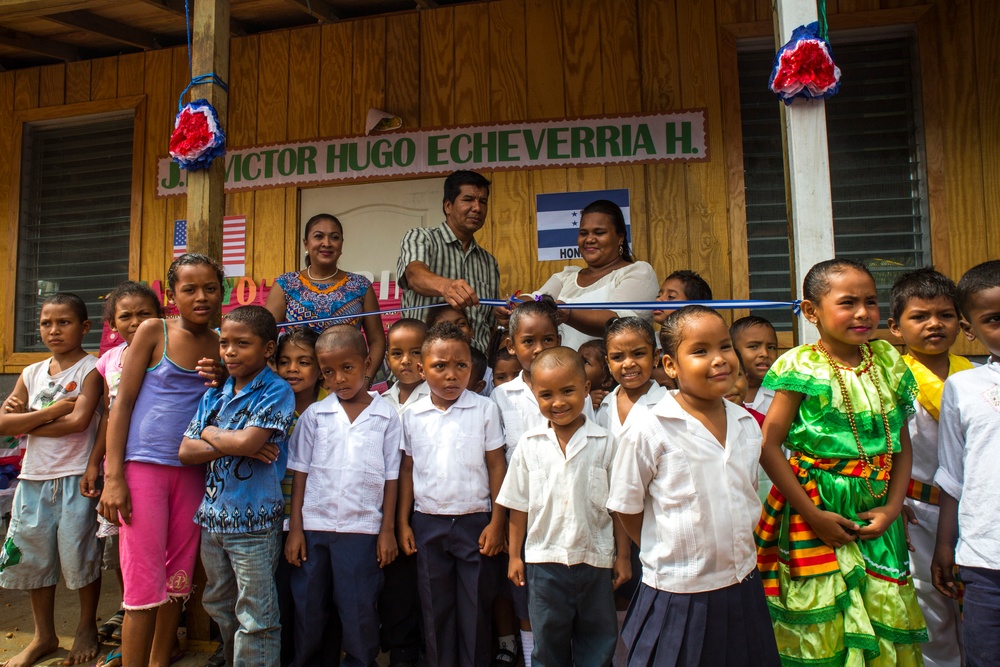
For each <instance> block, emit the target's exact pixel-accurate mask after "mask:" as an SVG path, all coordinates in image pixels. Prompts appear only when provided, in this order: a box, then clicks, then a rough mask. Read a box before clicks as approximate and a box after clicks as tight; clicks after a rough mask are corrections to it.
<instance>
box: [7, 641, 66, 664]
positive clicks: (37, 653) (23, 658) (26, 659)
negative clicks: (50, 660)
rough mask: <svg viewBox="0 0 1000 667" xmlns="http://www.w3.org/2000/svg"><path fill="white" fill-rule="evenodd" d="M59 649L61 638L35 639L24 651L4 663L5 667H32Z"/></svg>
mask: <svg viewBox="0 0 1000 667" xmlns="http://www.w3.org/2000/svg"><path fill="white" fill-rule="evenodd" d="M58 648H59V638H58V637H50V638H39V637H34V638H32V640H31V643H30V644H28V645H27V646H25V647H24V650H23V651H21V652H20V653H18V654H17V655H15V656H14V657H13V658H11V659H10V660H8V661H7V662H5V663H3V667H30V666H31V665H33V664H35V663H36V662H38V661H39V660H41V659H42V658H44V657H45V656H47V655H48V654H49V653H52V652H54V651H55V650H56V649H58Z"/></svg>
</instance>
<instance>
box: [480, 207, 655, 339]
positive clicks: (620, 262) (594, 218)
mask: <svg viewBox="0 0 1000 667" xmlns="http://www.w3.org/2000/svg"><path fill="white" fill-rule="evenodd" d="M577 245H578V247H579V248H580V257H581V258H582V259H583V260H584V261H585V262H587V266H585V267H582V268H581V267H579V266H567V267H566V268H564V269H563V270H562V271H560V272H559V273H557V274H555V275H553V276H552V277H551V278H549V279H548V281H547V282H546V283H545V284H544V285H542V287H541V289H539V290H538V291H537V292H536V294H548V295H550V296H551V297H552V298H554V299H555V300H556V301H558V302H560V303H599V302H614V301H653V300H654V299H656V294H657V292H658V291H659V288H660V283H659V281H658V280H657V278H656V271H654V270H653V267H652V266H650V265H649V264H648V263H647V262H638V261H635V259H633V258H632V252H631V251H630V250H629V245H628V238H627V237H626V235H625V216H624V215H623V214H622V210H621V209H620V208H619V207H618V205H617V204H615V203H614V202H611V201H608V200H606V199H599V200H597V201H595V202H593V203H591V204H588V205H587V207H586V208H584V209H583V211H581V215H580V231H579V235H578V236H577ZM509 314H510V311H508V310H507V309H506V308H498V309H497V319H498V320H499V321H501V322H503V321H506V319H507V317H509ZM559 316H560V327H559V333H560V334H561V335H562V344H563V345H565V346H567V347H571V348H573V349H574V350H576V349H578V348H579V347H580V346H581V345H582V344H583V343H585V342H587V341H588V340H591V339H593V338H599V337H601V336H603V335H604V325H605V324H607V321H608V320H610V319H611V318H612V317H616V316H617V317H628V316H634V317H641V318H644V319H647V320H651V319H652V317H653V314H652V312H651V311H648V310H641V311H634V310H625V309H622V310H610V309H609V310H581V309H566V308H560V309H559Z"/></svg>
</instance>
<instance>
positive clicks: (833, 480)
mask: <svg viewBox="0 0 1000 667" xmlns="http://www.w3.org/2000/svg"><path fill="white" fill-rule="evenodd" d="M803 295H804V297H805V299H804V300H803V302H802V312H803V314H804V315H805V317H806V319H807V320H809V321H810V322H812V323H813V324H815V325H816V328H817V329H818V330H819V334H820V340H819V341H818V342H817V343H816V344H814V345H802V346H799V347H797V348H794V349H792V350H789V351H788V352H787V353H786V354H784V355H783V356H782V357H781V358H779V359H778V361H777V362H775V364H774V365H773V366H772V367H771V369H770V371H769V372H768V374H767V376H766V377H765V378H764V383H763V386H764V387H767V388H769V389H774V390H775V392H776V394H775V398H774V402H773V403H772V404H771V408H770V410H769V411H768V414H767V419H766V420H765V422H764V427H763V431H764V447H763V451H762V453H761V465H762V466H763V467H764V470H765V471H766V472H767V474H768V476H769V477H770V478H771V480H773V482H774V485H775V488H774V489H772V493H771V495H770V496H769V497H768V500H767V502H766V503H765V506H764V512H763V515H762V518H761V523H760V525H759V526H758V529H757V542H758V565H759V568H760V570H761V573H762V577H763V580H764V582H765V591H766V592H767V594H768V606H769V609H770V611H771V620H772V624H773V626H774V632H775V636H776V639H777V643H778V651H779V653H780V654H781V660H782V664H783V665H786V666H789V665H795V666H799V665H810V666H814V665H816V666H819V665H852V666H854V665H857V666H861V665H922V664H923V658H922V656H921V653H920V647H919V642H921V641H926V640H927V630H926V627H925V624H924V619H923V616H922V615H921V613H920V609H919V607H918V606H917V601H916V597H915V593H914V589H913V583H912V579H911V577H910V573H909V556H908V552H907V544H906V535H905V531H904V526H903V520H902V519H901V518H900V512H901V511H902V507H903V499H904V497H905V495H906V488H907V484H908V483H909V479H910V465H911V452H910V439H909V435H908V433H907V430H906V417H907V415H908V414H909V412H911V411H912V395H913V392H914V390H915V382H914V380H913V376H912V375H911V374H910V371H909V369H908V368H907V366H906V364H905V363H904V362H903V361H902V358H901V357H900V355H899V354H898V353H897V352H896V350H895V349H894V348H893V347H892V346H891V345H889V344H888V343H885V342H884V341H879V340H873V341H870V340H869V339H870V338H871V337H872V336H873V335H874V333H875V329H876V328H877V326H878V323H879V313H878V297H877V294H876V289H875V281H874V279H873V278H872V275H871V273H870V272H869V271H868V269H867V268H866V267H865V266H864V265H862V264H858V263H856V262H853V261H850V260H842V259H838V260H829V261H826V262H821V263H820V264H817V265H816V266H814V267H813V268H812V269H810V271H809V273H808V274H807V275H806V278H805V281H804V284H803ZM782 445H784V446H785V447H786V448H787V449H788V450H789V451H791V452H792V457H791V459H788V460H786V458H785V456H784V454H783V453H782V450H781V446H782ZM786 499H787V500H786Z"/></svg>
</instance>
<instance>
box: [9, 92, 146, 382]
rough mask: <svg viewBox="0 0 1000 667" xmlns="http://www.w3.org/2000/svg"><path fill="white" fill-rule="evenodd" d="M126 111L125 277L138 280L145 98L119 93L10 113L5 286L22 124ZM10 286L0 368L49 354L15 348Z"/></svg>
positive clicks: (16, 211) (15, 227) (12, 281)
mask: <svg viewBox="0 0 1000 667" xmlns="http://www.w3.org/2000/svg"><path fill="white" fill-rule="evenodd" d="M129 110H131V111H132V113H133V126H132V189H131V203H130V207H129V244H128V248H129V250H128V255H129V256H128V277H129V279H130V280H136V279H138V274H139V271H138V264H139V263H138V261H137V260H138V257H139V253H140V248H141V241H142V238H141V228H142V198H143V163H144V150H145V137H146V97H145V96H144V95H136V96H130V97H120V98H115V99H109V100H99V101H95V102H81V103H77V104H67V105H63V106H54V107H42V108H37V109H25V110H22V111H18V112H16V113H15V117H14V123H13V126H12V128H11V129H12V131H13V133H14V137H13V142H12V143H13V145H12V148H13V150H12V151H11V154H12V155H15V156H17V157H16V160H14V161H13V162H14V163H15V164H16V167H15V168H13V169H11V180H10V184H9V187H10V190H9V192H10V207H9V210H8V214H7V220H8V227H7V252H8V261H7V266H6V267H5V273H6V279H7V283H6V284H7V285H9V286H11V287H13V286H14V285H16V284H17V264H18V256H17V253H18V233H19V231H20V220H21V195H20V193H21V165H23V163H24V161H23V158H24V156H23V146H22V143H23V140H24V126H25V124H43V123H46V124H47V123H53V124H54V123H71V122H73V120H74V119H76V118H80V119H82V117H87V120H94V119H95V117H100V116H102V115H106V116H109V117H110V116H112V115H115V114H119V113H121V112H122V111H129ZM112 287H113V285H109V286H108V289H109V290H110V289H111V288H112ZM15 291H16V290H14V289H13V288H11V289H7V290H3V294H2V295H0V299H2V302H0V303H2V305H0V308H2V311H0V312H2V313H3V314H4V317H5V318H6V319H7V321H8V322H9V325H8V326H6V327H4V333H3V341H2V344H3V358H2V363H3V372H4V373H19V372H20V371H21V370H23V369H24V367H25V366H28V365H30V364H33V363H36V362H39V361H42V360H44V359H46V358H48V357H49V356H50V355H49V353H48V352H15V351H14V341H15V335H16V333H15V329H16V327H15V325H14V315H15V308H16V294H15ZM92 326H95V327H100V326H102V323H101V322H92Z"/></svg>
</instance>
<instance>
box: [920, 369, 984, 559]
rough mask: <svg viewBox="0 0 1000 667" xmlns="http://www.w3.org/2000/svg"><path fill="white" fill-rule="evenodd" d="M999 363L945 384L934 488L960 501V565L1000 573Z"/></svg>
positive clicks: (957, 375)
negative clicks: (999, 513) (999, 520)
mask: <svg viewBox="0 0 1000 667" xmlns="http://www.w3.org/2000/svg"><path fill="white" fill-rule="evenodd" d="M998 431H1000V362H998V361H997V360H996V359H994V358H992V357H991V358H990V360H989V362H988V363H986V364H985V365H983V366H980V367H979V368H972V369H970V370H967V371H962V372H961V373H955V374H954V375H952V376H951V377H949V378H948V380H947V381H946V382H945V383H944V393H943V394H942V396H941V416H940V420H939V422H938V434H939V438H938V460H939V464H938V465H939V467H938V470H937V474H936V475H934V483H935V484H937V485H938V486H939V487H941V490H942V491H944V492H945V493H947V494H948V495H949V496H951V497H952V498H955V499H956V500H958V501H959V502H958V547H957V548H956V550H955V562H956V563H958V564H959V565H963V566H965V567H982V568H988V569H990V570H997V569H1000V523H997V517H996V511H997V507H998V506H1000V485H998V483H997V480H998V479H1000V436H998V435H997V432H998Z"/></svg>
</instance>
